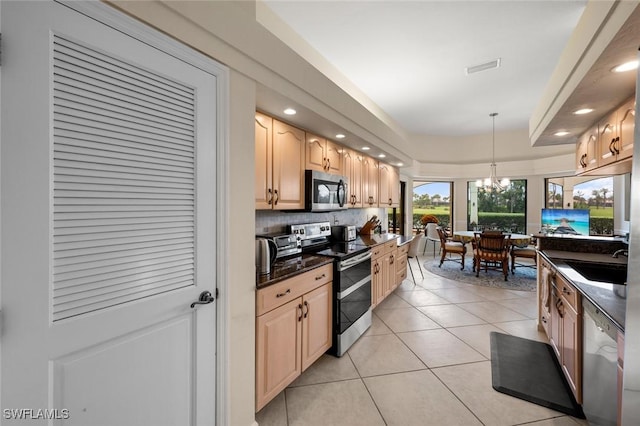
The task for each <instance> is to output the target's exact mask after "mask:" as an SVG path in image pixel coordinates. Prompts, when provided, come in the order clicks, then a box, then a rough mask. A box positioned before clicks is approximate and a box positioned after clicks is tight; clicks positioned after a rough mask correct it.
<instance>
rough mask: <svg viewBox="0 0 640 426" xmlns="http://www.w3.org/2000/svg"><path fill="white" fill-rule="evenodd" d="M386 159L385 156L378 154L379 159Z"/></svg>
mask: <svg viewBox="0 0 640 426" xmlns="http://www.w3.org/2000/svg"><path fill="white" fill-rule="evenodd" d="M384 157H386V155H384V154H378V158H384Z"/></svg>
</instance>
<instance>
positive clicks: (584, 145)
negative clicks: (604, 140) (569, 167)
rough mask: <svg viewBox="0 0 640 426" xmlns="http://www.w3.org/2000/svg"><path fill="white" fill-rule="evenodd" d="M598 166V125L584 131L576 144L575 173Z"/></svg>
mask: <svg viewBox="0 0 640 426" xmlns="http://www.w3.org/2000/svg"><path fill="white" fill-rule="evenodd" d="M597 166H598V126H593V127H592V128H591V129H589V130H588V131H587V132H586V133H584V134H583V135H582V136H581V137H580V139H579V140H578V142H577V146H576V173H578V174H579V173H584V172H586V171H589V170H592V169H594V168H596V167H597Z"/></svg>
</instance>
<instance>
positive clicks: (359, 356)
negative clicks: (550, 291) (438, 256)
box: [256, 271, 588, 426]
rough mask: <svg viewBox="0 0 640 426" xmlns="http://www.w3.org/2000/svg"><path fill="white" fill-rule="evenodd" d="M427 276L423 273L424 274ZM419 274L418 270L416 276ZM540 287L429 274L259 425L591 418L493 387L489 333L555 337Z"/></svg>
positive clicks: (391, 301)
mask: <svg viewBox="0 0 640 426" xmlns="http://www.w3.org/2000/svg"><path fill="white" fill-rule="evenodd" d="M418 275H420V274H418ZM416 278H417V277H416ZM535 297H536V295H535V292H520V291H514V290H502V289H495V288H488V287H481V286H476V285H473V284H465V283H459V282H455V281H452V280H448V279H445V278H442V277H438V276H436V275H433V274H430V273H429V272H427V271H424V279H423V280H420V278H417V283H414V282H413V281H411V280H405V281H404V282H403V283H402V284H401V285H400V286H399V287H398V289H397V290H396V291H395V292H394V293H393V294H391V295H390V296H389V297H387V299H385V301H384V302H383V303H381V304H380V305H379V306H378V307H377V308H376V309H375V310H374V311H373V324H372V326H371V328H370V329H369V330H368V331H367V332H366V333H365V335H363V336H362V337H361V338H360V339H359V340H358V341H357V342H356V343H355V344H354V345H353V346H352V347H351V348H350V349H349V351H348V352H347V354H345V355H344V356H343V357H341V358H335V357H333V356H330V355H323V356H322V358H320V359H319V360H318V361H317V362H316V363H315V364H313V365H312V366H311V367H310V368H309V369H308V370H306V371H305V372H304V373H303V374H302V375H301V376H300V377H299V378H298V379H297V380H296V381H295V382H293V383H292V384H291V385H290V386H289V387H288V388H287V389H285V390H284V391H283V392H281V393H280V395H278V396H277V397H276V398H275V399H274V400H273V401H271V402H270V403H269V405H267V406H266V407H265V408H263V409H262V410H261V411H260V412H259V413H257V414H256V421H257V422H258V424H259V425H260V426H269V425H272V426H298V425H300V426H311V425H321V426H334V425H336V426H337V425H344V426H352V425H353V426H356V425H364V426H369V425H402V426H407V425H421V426H425V425H438V426H440V425H446V426H449V425H462V426H466V425H523V424H526V425H531V426H571V425H573V426H576V425H583V426H584V425H588V423H587V422H586V421H585V420H580V419H576V418H572V417H570V416H566V415H564V414H562V413H559V412H557V411H553V410H550V409H547V408H544V407H541V406H538V405H535V404H531V403H529V402H526V401H522V400H520V399H517V398H513V397H511V396H508V395H504V394H502V393H499V392H496V391H495V390H493V388H492V387H491V363H490V348H489V333H490V332H491V331H499V332H503V333H509V334H513V335H516V336H520V337H525V338H529V339H537V340H541V341H545V342H546V341H547V340H546V336H545V335H544V334H543V333H540V332H538V330H537V326H536V320H535V318H536V302H535V300H536V299H535Z"/></svg>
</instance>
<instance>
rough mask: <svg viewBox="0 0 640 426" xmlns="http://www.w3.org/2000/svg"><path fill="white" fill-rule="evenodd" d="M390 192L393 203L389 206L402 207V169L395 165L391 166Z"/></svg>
mask: <svg viewBox="0 0 640 426" xmlns="http://www.w3.org/2000/svg"><path fill="white" fill-rule="evenodd" d="M389 194H390V195H391V205H390V206H389V207H392V208H393V207H400V170H398V169H396V168H395V167H391V174H390V179H389Z"/></svg>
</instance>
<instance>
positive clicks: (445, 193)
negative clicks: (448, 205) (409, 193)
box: [413, 182, 451, 198]
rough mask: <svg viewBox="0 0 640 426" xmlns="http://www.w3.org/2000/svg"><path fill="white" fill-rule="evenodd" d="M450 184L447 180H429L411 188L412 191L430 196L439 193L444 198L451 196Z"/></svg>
mask: <svg viewBox="0 0 640 426" xmlns="http://www.w3.org/2000/svg"><path fill="white" fill-rule="evenodd" d="M450 185H451V184H450V183H449V182H429V183H428V184H425V185H420V186H417V187H415V188H413V192H414V193H416V194H418V195H423V194H429V196H430V197H433V196H434V195H436V194H440V196H442V197H443V198H444V197H449V196H451V194H450V193H449V188H450Z"/></svg>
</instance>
